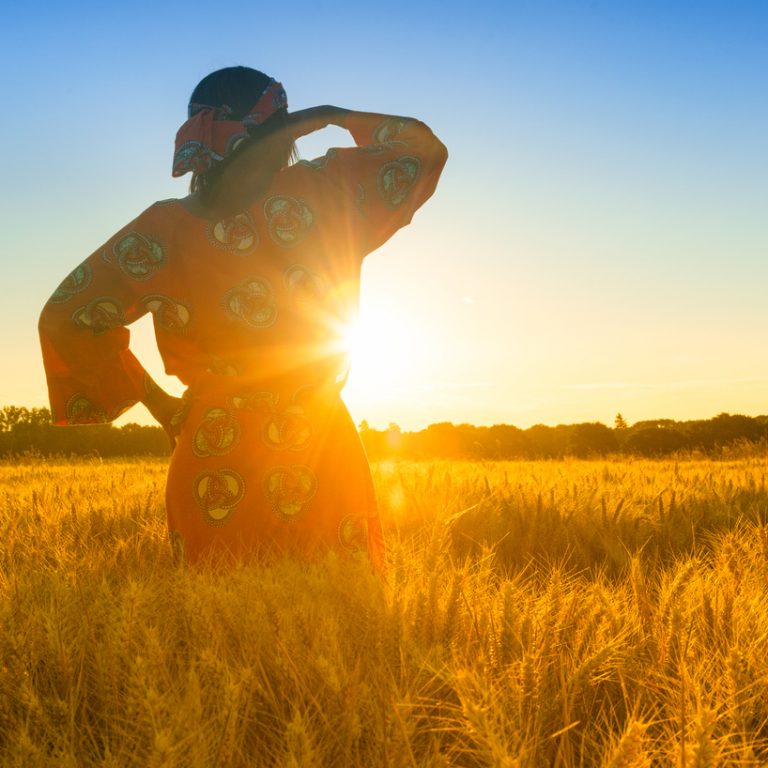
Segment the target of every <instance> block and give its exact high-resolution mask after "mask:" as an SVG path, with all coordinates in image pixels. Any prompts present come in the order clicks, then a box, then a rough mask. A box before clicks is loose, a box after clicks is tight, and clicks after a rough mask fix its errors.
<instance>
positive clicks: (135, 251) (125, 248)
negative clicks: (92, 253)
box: [112, 232, 165, 280]
mask: <svg viewBox="0 0 768 768" xmlns="http://www.w3.org/2000/svg"><path fill="white" fill-rule="evenodd" d="M112 253H113V254H114V256H115V258H116V259H117V264H118V266H119V267H120V269H122V270H123V272H125V274H126V275H128V277H132V278H133V279H134V280H149V278H150V277H152V275H154V274H155V272H157V270H158V269H160V267H162V266H163V264H164V263H165V251H164V250H163V246H162V245H160V243H159V242H158V241H157V240H153V239H152V238H149V237H145V236H144V235H142V234H139V233H138V232H129V233H128V234H126V235H123V237H121V238H120V239H119V240H117V242H115V244H114V245H113V246H112Z"/></svg>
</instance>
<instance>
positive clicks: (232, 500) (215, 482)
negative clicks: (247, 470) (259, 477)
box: [193, 469, 245, 527]
mask: <svg viewBox="0 0 768 768" xmlns="http://www.w3.org/2000/svg"><path fill="white" fill-rule="evenodd" d="M193 490H194V495H195V501H196V502H197V505H198V506H199V507H200V509H201V510H202V512H203V518H204V519H205V521H206V522H207V523H208V524H209V525H214V526H217V527H218V526H221V525H224V524H225V523H226V522H227V520H229V518H230V517H232V514H233V513H234V511H235V507H236V506H237V505H238V504H239V503H240V502H241V501H242V500H243V497H244V496H245V481H244V480H243V478H242V477H241V476H240V475H239V474H238V473H237V472H235V471H234V470H233V469H219V470H210V471H208V472H203V473H202V474H200V475H198V476H197V479H196V480H195V483H194V489H193Z"/></svg>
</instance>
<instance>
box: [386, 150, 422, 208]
mask: <svg viewBox="0 0 768 768" xmlns="http://www.w3.org/2000/svg"><path fill="white" fill-rule="evenodd" d="M419 168H420V164H419V160H418V158H415V157H401V158H400V159H399V160H391V161H390V162H388V163H385V164H384V165H383V166H382V167H381V169H380V170H379V175H378V178H377V179H376V187H377V189H378V191H379V195H380V196H381V198H382V199H383V200H384V201H385V202H386V203H388V204H389V205H391V206H392V207H393V208H395V207H397V206H398V205H400V204H401V203H402V202H403V200H405V198H406V197H407V196H408V191H409V190H410V188H411V187H412V186H413V184H414V182H415V181H416V179H417V178H418V176H419Z"/></svg>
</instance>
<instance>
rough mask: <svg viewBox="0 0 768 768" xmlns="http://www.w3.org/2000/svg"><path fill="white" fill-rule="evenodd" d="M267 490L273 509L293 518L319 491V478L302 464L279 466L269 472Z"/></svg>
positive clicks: (284, 516)
mask: <svg viewBox="0 0 768 768" xmlns="http://www.w3.org/2000/svg"><path fill="white" fill-rule="evenodd" d="M265 490H266V493H267V497H268V498H269V501H270V503H271V504H272V509H274V510H275V512H277V514H278V515H280V516H281V517H283V518H285V519H287V520H293V519H295V518H296V516H297V515H298V514H299V513H300V512H301V511H302V510H303V509H304V507H305V506H306V504H307V502H308V501H309V500H310V499H311V498H312V497H313V496H314V495H315V493H316V492H317V478H316V477H315V475H314V473H313V472H312V470H311V469H310V468H309V467H305V466H304V465H302V464H293V465H291V466H277V467H273V469H272V470H271V471H270V472H268V473H267V478H266V483H265Z"/></svg>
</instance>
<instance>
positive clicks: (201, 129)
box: [39, 67, 447, 568]
mask: <svg viewBox="0 0 768 768" xmlns="http://www.w3.org/2000/svg"><path fill="white" fill-rule="evenodd" d="M327 125H337V126H340V127H342V128H346V129H347V130H348V131H350V133H351V134H352V136H353V137H354V139H355V142H356V144H357V147H354V148H345V149H332V150H330V151H329V152H328V153H327V154H326V155H325V156H324V157H322V158H319V159H317V160H313V161H311V162H298V163H294V164H291V160H292V158H293V156H294V152H295V147H294V141H295V139H296V138H298V137H300V136H303V135H306V134H308V133H310V132H312V131H315V130H318V129H320V128H323V127H325V126H327ZM446 158H447V153H446V150H445V147H444V146H443V145H442V144H441V143H440V141H439V140H438V139H436V138H435V136H434V135H433V134H432V132H431V131H430V130H429V129H428V128H427V127H426V126H425V125H423V124H422V123H420V122H418V121H416V120H411V119H407V118H401V117H392V116H388V115H379V114H369V113H360V112H353V111H349V110H345V109H339V108H336V107H330V106H325V107H315V108H312V109H306V110H302V111H299V112H295V113H289V112H288V111H287V100H286V96H285V91H284V90H283V88H282V86H281V85H280V84H279V83H277V82H275V81H274V80H272V79H271V78H269V77H267V76H266V75H264V74H263V73H261V72H258V71H256V70H253V69H248V68H246V67H230V68H227V69H223V70H219V71H217V72H214V73H212V74H210V75H208V77H206V78H205V79H204V80H203V81H201V83H200V84H199V85H198V86H197V88H196V89H195V91H194V92H193V94H192V97H191V99H190V105H189V119H188V120H187V122H186V123H184V125H183V126H182V127H181V128H180V129H179V132H178V134H177V137H176V151H175V155H174V160H173V175H174V176H180V175H183V174H185V173H187V172H191V173H192V181H191V193H190V195H189V196H187V197H185V198H183V199H179V200H176V199H173V200H164V201H161V202H157V203H154V204H153V205H151V206H150V207H149V208H148V209H147V210H145V211H144V212H143V213H141V214H140V215H139V216H138V218H136V219H135V220H134V221H132V222H131V223H130V224H128V225H127V226H126V227H125V228H124V229H122V230H121V231H120V232H118V233H117V234H116V235H115V236H114V237H112V238H111V239H110V240H109V241H108V242H107V243H106V244H105V245H103V246H102V247H101V248H99V249H98V250H96V251H95V252H94V253H93V254H92V255H91V256H90V257H89V258H87V259H86V260H85V261H84V262H83V263H82V264H80V265H79V266H78V267H76V268H75V270H74V271H73V272H72V273H70V274H69V275H68V276H67V277H66V278H65V279H64V281H63V282H62V283H61V285H59V287H58V288H57V289H56V291H55V292H54V293H53V295H52V296H51V298H50V300H49V301H48V303H47V304H46V306H45V308H44V309H43V312H42V316H41V318H40V326H39V327H40V337H41V343H42V350H43V359H44V363H45V369H46V375H47V380H48V390H49V395H50V401H51V410H52V414H53V420H54V422H55V423H56V424H60V425H66V424H93V423H102V422H105V421H111V420H113V419H114V418H116V417H117V416H118V415H120V414H121V413H123V412H124V411H125V410H127V409H128V408H130V407H131V406H132V405H134V404H135V403H136V402H138V401H141V402H143V403H144V404H145V405H146V406H147V408H148V409H149V411H150V412H151V413H152V415H153V416H154V417H155V418H156V419H157V421H158V422H159V423H160V424H161V425H162V426H163V427H164V428H165V429H166V431H167V432H168V434H169V435H170V436H171V439H172V455H171V462H170V467H169V471H168V483H167V489H166V504H167V512H168V527H169V531H170V537H171V541H172V543H173V545H174V548H175V550H176V552H177V553H178V554H179V555H181V556H182V557H184V558H186V559H187V560H188V561H190V562H195V561H198V560H200V559H201V558H203V557H207V556H209V555H212V554H214V553H218V554H221V553H228V554H232V555H236V556H237V555H242V554H245V553H247V552H256V551H258V552H261V551H263V550H265V549H270V550H274V551H278V552H283V551H288V552H293V553H303V554H308V555H311V554H313V553H316V552H320V551H324V550H326V549H328V548H337V549H341V550H345V551H348V552H350V553H355V552H360V551H363V552H366V551H367V553H368V556H369V557H370V559H371V562H372V563H373V564H374V565H375V566H376V567H379V568H380V567H381V566H382V564H383V558H384V550H383V541H382V534H381V524H380V521H379V517H378V512H377V508H376V501H375V497H374V492H373V484H372V481H371V475H370V470H369V467H368V463H367V460H366V457H365V453H364V451H363V448H362V445H361V443H360V440H359V437H358V435H357V431H356V429H355V426H354V424H353V422H352V420H351V418H350V416H349V414H348V412H347V410H346V408H345V406H344V404H343V403H342V401H341V398H340V391H341V388H342V387H343V384H344V381H345V378H346V356H345V351H344V349H343V345H342V344H341V343H340V337H341V333H342V329H343V328H344V326H345V325H347V324H348V323H349V321H350V319H351V318H352V317H353V316H354V315H355V312H356V306H357V300H358V288H359V278H360V266H361V262H362V259H363V257H364V256H365V255H366V254H368V253H370V252H371V251H373V250H375V249H376V248H378V247H379V246H380V245H381V244H382V243H384V242H385V241H386V240H387V239H388V238H389V237H390V236H391V235H392V234H393V233H394V232H396V231H397V230H398V229H399V228H400V227H402V226H405V225H406V224H408V223H409V222H410V220H411V217H412V216H413V213H414V211H415V210H416V209H417V208H418V207H419V206H420V205H421V204H422V203H423V202H424V201H425V200H427V198H429V197H430V195H431V194H432V193H433V191H434V189H435V185H436V184H437V180H438V177H439V176H440V172H441V170H442V167H443V165H444V163H445V161H446ZM146 312H151V313H152V315H153V320H154V327H155V333H156V338H157V344H158V348H159V351H160V354H161V356H162V358H163V362H164V364H165V369H166V371H167V372H168V373H169V374H173V375H175V376H177V377H178V378H179V379H180V380H181V381H182V382H183V383H184V384H185V385H186V387H187V389H186V392H185V394H184V397H183V398H182V399H177V398H173V397H171V396H170V395H168V394H167V393H166V392H164V391H163V390H161V389H160V388H159V387H158V386H157V385H156V384H155V383H154V382H153V381H152V380H151V379H150V377H149V376H148V374H147V373H146V371H145V370H144V369H143V368H142V366H141V364H140V363H139V362H138V361H137V360H136V358H135V357H134V356H133V354H132V353H131V352H130V350H129V348H128V340H129V332H128V330H127V329H126V328H125V326H126V325H128V324H130V323H132V322H133V321H134V320H136V319H137V318H138V317H140V316H141V315H143V314H145V313H146Z"/></svg>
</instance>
